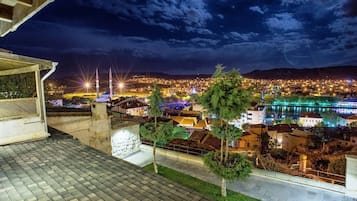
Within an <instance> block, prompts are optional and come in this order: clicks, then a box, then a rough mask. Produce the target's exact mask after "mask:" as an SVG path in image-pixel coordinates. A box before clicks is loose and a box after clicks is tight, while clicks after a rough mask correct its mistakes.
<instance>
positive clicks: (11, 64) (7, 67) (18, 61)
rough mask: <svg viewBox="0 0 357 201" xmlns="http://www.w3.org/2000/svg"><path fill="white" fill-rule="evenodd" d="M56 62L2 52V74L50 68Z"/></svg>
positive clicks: (0, 57)
mask: <svg viewBox="0 0 357 201" xmlns="http://www.w3.org/2000/svg"><path fill="white" fill-rule="evenodd" d="M55 64H56V63H55V62H52V61H49V60H44V59H37V58H32V57H26V56H20V55H16V54H11V53H8V52H0V76H1V75H13V74H20V73H27V72H33V71H37V70H48V69H51V68H52V67H53V65H55Z"/></svg>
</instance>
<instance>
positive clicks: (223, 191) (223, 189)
mask: <svg viewBox="0 0 357 201" xmlns="http://www.w3.org/2000/svg"><path fill="white" fill-rule="evenodd" d="M221 195H222V197H227V186H226V180H225V179H224V178H222V181H221Z"/></svg>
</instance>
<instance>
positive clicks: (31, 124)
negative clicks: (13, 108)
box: [0, 116, 48, 145]
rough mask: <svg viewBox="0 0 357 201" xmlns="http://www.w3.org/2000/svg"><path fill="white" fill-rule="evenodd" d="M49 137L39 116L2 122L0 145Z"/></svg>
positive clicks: (0, 122)
mask: <svg viewBox="0 0 357 201" xmlns="http://www.w3.org/2000/svg"><path fill="white" fill-rule="evenodd" d="M46 137H48V133H47V132H46V131H45V126H44V123H43V122H42V121H41V119H40V117H39V116H32V117H24V118H20V119H9V120H2V121H0V145H5V144H10V143H15V142H21V141H28V140H36V139H42V138H46Z"/></svg>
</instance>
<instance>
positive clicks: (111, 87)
mask: <svg viewBox="0 0 357 201" xmlns="http://www.w3.org/2000/svg"><path fill="white" fill-rule="evenodd" d="M112 96H113V76H112V68H109V97H110V100H111V99H112Z"/></svg>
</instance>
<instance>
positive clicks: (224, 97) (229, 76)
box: [200, 65, 252, 197]
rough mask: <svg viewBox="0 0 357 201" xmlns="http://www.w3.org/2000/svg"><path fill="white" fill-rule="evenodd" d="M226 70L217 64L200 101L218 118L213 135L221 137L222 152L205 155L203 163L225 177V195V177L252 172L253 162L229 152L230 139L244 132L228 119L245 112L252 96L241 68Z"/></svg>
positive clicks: (230, 178) (224, 186) (235, 138)
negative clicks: (244, 82) (245, 86)
mask: <svg viewBox="0 0 357 201" xmlns="http://www.w3.org/2000/svg"><path fill="white" fill-rule="evenodd" d="M223 69H224V67H223V66H222V65H217V66H216V71H215V73H214V74H213V79H214V83H213V84H212V85H211V86H210V87H209V88H208V89H207V90H206V92H205V93H204V94H203V95H202V97H201V98H200V102H201V104H202V105H203V106H204V107H205V108H206V109H207V110H208V112H209V113H212V114H215V115H216V117H217V119H218V122H216V123H215V124H214V125H213V127H212V134H213V135H215V136H216V137H218V138H220V139H221V149H220V152H216V153H209V154H207V155H205V157H204V162H205V164H206V165H207V166H208V168H209V169H210V170H211V171H212V172H213V173H215V174H217V175H218V176H220V177H221V178H222V182H221V187H222V188H221V194H222V196H223V197H226V195H227V192H226V179H227V180H234V179H241V178H243V177H246V176H248V174H249V173H250V171H251V164H250V163H249V162H248V161H247V160H246V159H245V158H244V157H243V156H241V155H239V154H229V152H228V148H229V147H228V145H229V142H230V141H233V140H237V139H238V138H239V137H240V136H241V134H242V130H241V129H239V128H236V127H234V126H232V125H229V124H228V122H229V121H231V120H233V119H235V118H239V117H240V116H241V114H242V113H243V112H245V111H246V109H247V108H248V107H249V105H250V100H251V97H252V96H251V92H250V90H248V89H244V88H243V86H242V81H243V80H242V77H241V76H240V74H239V72H238V71H236V70H232V71H229V72H224V71H223ZM224 143H225V144H224Z"/></svg>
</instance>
